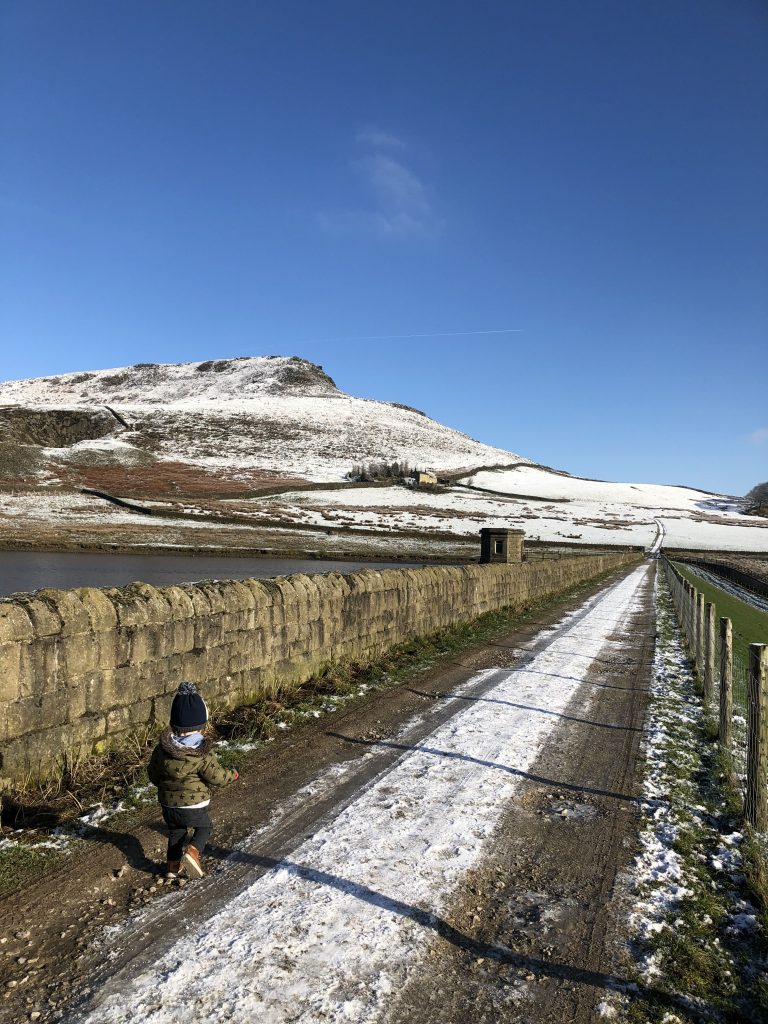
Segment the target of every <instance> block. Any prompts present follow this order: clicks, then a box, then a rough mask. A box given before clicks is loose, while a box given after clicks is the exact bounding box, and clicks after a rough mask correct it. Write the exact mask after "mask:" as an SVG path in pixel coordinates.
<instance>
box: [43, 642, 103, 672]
mask: <svg viewBox="0 0 768 1024" xmlns="http://www.w3.org/2000/svg"><path fill="white" fill-rule="evenodd" d="M35 646H36V647H38V648H39V646H40V642H39V641H38V643H37V644H36V645H35ZM52 656H53V657H55V658H56V661H57V662H58V659H59V658H60V659H61V661H62V674H63V675H64V677H65V678H69V679H72V678H74V677H75V676H82V675H84V674H85V673H86V672H93V671H94V669H96V668H98V664H99V651H98V646H97V644H95V643H94V641H93V637H88V638H87V639H86V638H83V637H79V636H65V637H63V638H62V640H61V645H60V647H59V648H58V649H54V651H53V652H52Z"/></svg>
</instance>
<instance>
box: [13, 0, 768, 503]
mask: <svg viewBox="0 0 768 1024" xmlns="http://www.w3.org/2000/svg"><path fill="white" fill-rule="evenodd" d="M0 40H1V41H0V151H2V157H0V160H1V161H2V163H1V166H0V213H1V214H2V220H3V241H2V251H1V253H0V264H1V266H0V274H1V283H0V303H1V305H2V309H1V312H0V318H1V319H0V332H1V338H2V341H1V344H2V359H1V360H0V378H1V379H14V378H20V377H28V376H40V375H43V374H48V373H57V372H64V371H71V370H81V369H93V368H100V367H108V366H120V365H125V364H127V363H133V362H140V361H144V362H176V361H183V360H195V359H207V358H211V357H223V356H236V355H260V354H280V353H282V354H291V355H292V354H296V355H301V356H304V357H306V358H308V359H312V360H314V361H316V362H320V363H322V364H323V366H324V367H325V369H326V370H327V371H328V372H329V373H330V374H331V376H333V377H334V378H335V379H336V382H337V383H338V385H339V386H340V387H342V388H344V389H345V390H348V391H351V392H353V393H355V394H358V395H365V396H372V397H377V398H384V399H390V400H397V401H401V402H406V403H408V404H412V405H416V406H418V407H420V408H423V409H424V410H425V411H427V412H428V413H429V414H430V415H432V416H435V417H436V418H437V419H439V420H442V421H443V422H445V423H448V424H450V425H451V426H454V427H457V428H459V429H461V430H464V431H466V432H468V433H470V434H472V435H474V436H475V437H478V438H480V439H481V440H483V441H486V442H489V443H492V444H495V445H500V446H502V447H506V448H509V449H511V450H512V451H516V452H519V453H520V454H523V455H526V456H528V457H530V458H534V459H536V460H539V461H541V462H544V463H546V464H549V465H554V466H557V467H560V468H563V469H567V470H569V471H570V472H573V473H579V474H583V475H590V476H597V477H603V478H610V479H630V480H649V481H658V482H670V483H690V484H696V485H699V486H703V487H707V488H710V489H713V490H725V491H729V492H732V493H743V492H744V491H745V490H747V489H749V487H751V486H752V485H753V484H754V483H756V482H757V481H758V480H764V479H766V478H768V386H767V385H768V337H767V334H768V332H767V330H766V328H767V326H768V297H767V296H768V292H767V290H766V283H767V282H768V241H767V240H768V203H767V201H766V188H767V186H766V182H767V181H768V175H766V168H768V131H767V130H766V129H767V127H768V124H767V118H766V114H767V113H768V6H767V5H766V4H765V3H764V2H763V0H720V2H716V0H642V2H640V0H622V2H616V0H581V2H574V0H526V2H519V0H503V2H501V0H500V2H495V0H485V2H481V3H476V2H470V0H464V2H459V3H457V2H451V0H414V2H407V3H406V2H404V0H395V2H391V3H375V4H374V3H361V2H359V0H354V2H352V0H322V2H317V0H312V2H292V0H280V2H270V3H259V2H255V0H254V2H250V3H245V2H238V0H228V2H227V3H223V4H222V3H216V2H214V0H210V2H199V0H173V2H163V0H152V2H141V0H132V2H130V3H129V2H104V0H94V2H83V0H68V2H67V3H55V2H53V0H47V2H44V3H41V2H39V0H5V3H4V4H3V5H2V8H0ZM502 328H517V329H519V330H520V331H521V333H518V334H506V335H503V334H484V335H475V336H465V337H435V338H421V339H419V338H413V339H398V340H396V339H392V340H388V341H359V340H355V339H358V338H360V337H368V336H371V335H390V334H433V333H438V332H460V331H490V330H498V329H502Z"/></svg>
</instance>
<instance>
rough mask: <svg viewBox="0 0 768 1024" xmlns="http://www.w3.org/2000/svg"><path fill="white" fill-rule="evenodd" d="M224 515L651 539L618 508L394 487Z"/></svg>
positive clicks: (311, 495)
mask: <svg viewBox="0 0 768 1024" xmlns="http://www.w3.org/2000/svg"><path fill="white" fill-rule="evenodd" d="M222 505H223V506H224V507H226V505H225V503H222ZM232 508H233V510H234V509H236V510H237V511H238V512H239V513H240V514H242V513H246V514H248V515H252V516H254V517H255V518H256V519H258V518H264V519H274V518H284V519H286V520H289V521H292V522H295V523H302V524H305V525H312V526H318V527H328V526H331V527H333V526H337V527H338V526H348V527H351V528H358V529H366V530H378V531H381V532H388V531H398V530H422V531H425V532H438V531H439V532H449V533H454V534H456V535H457V536H465V537H473V538H474V537H477V535H478V531H479V530H480V529H481V527H484V526H490V527H506V528H515V529H522V530H524V531H525V534H526V536H527V537H528V538H529V539H530V540H545V541H551V542H555V543H556V542H558V541H560V542H562V541H574V540H575V541H579V542H581V543H585V544H595V543H596V544H606V543H609V544H627V545H642V546H650V545H651V544H652V543H653V541H654V539H655V537H656V535H657V527H656V524H655V523H654V521H653V519H652V518H650V517H649V516H647V515H644V518H642V517H638V516H637V515H636V514H635V513H633V511H632V510H629V509H627V508H625V507H617V508H616V509H615V510H614V509H611V510H606V509H604V508H603V507H602V506H600V505H599V504H597V503H592V504H590V505H586V504H581V505H579V506H578V507H576V508H571V507H569V506H564V505H559V504H555V503H548V502H535V501H527V500H525V499H519V500H509V499H504V498H503V497H499V498H495V497H493V496H491V495H484V494H481V493H478V492H472V491H468V490H466V489H459V488H451V489H450V490H446V491H439V492H434V493H433V492H429V491H420V490H419V491H417V490H413V489H411V488H408V487H402V486H391V487H360V488H347V489H345V490H343V491H337V490H336V491H330V490H328V491H324V490H316V491H292V492H287V493H284V494H281V495H279V496H277V497H276V496H270V497H264V498H253V499H246V500H239V501H236V502H233V503H232Z"/></svg>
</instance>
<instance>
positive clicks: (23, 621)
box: [0, 601, 35, 644]
mask: <svg viewBox="0 0 768 1024" xmlns="http://www.w3.org/2000/svg"><path fill="white" fill-rule="evenodd" d="M34 635H35V630H34V626H33V625H32V622H31V620H30V618H29V615H28V614H27V612H26V610H25V609H24V608H22V607H21V606H20V605H17V604H14V603H13V601H0V644H10V643H15V642H17V641H19V640H32V639H33V637H34Z"/></svg>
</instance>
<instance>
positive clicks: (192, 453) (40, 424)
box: [0, 356, 768, 552]
mask: <svg viewBox="0 0 768 1024" xmlns="http://www.w3.org/2000/svg"><path fill="white" fill-rule="evenodd" d="M376 462H405V463H407V464H409V465H411V466H414V467H417V468H420V469H433V470H435V471H437V472H438V473H443V474H446V475H449V477H450V478H451V479H453V480H454V481H456V483H455V484H454V485H453V486H451V487H450V488H446V489H442V490H439V491H437V492H429V491H416V490H409V489H408V488H405V487H402V486H388V487H368V488H365V487H345V488H344V489H343V490H339V489H335V488H332V487H328V488H326V487H325V486H324V487H323V488H322V489H313V490H306V489H301V488H298V487H297V486H296V485H297V484H303V483H306V482H312V483H315V484H318V483H319V484H326V483H327V484H334V485H336V488H338V486H339V485H340V483H341V481H343V480H344V479H345V477H346V475H347V474H348V473H349V471H350V470H351V469H352V467H353V466H354V465H359V464H361V463H376ZM487 467H497V468H487ZM0 483H2V484H4V487H5V491H6V494H8V491H9V490H10V489H13V490H16V489H23V490H26V491H32V492H34V493H32V494H28V495H27V496H26V497H25V498H20V497H18V496H10V495H8V497H7V498H6V499H5V500H4V501H2V502H0V526H2V524H3V523H5V524H11V523H13V525H14V527H15V528H16V529H17V530H18V529H20V525H19V524H20V523H24V522H29V523H31V522H32V521H33V520H36V518H37V519H39V518H40V517H42V519H43V520H44V521H45V522H46V523H48V524H55V525H56V526H61V527H62V528H63V529H66V530H78V529H95V527H94V523H95V524H96V526H97V527H98V530H99V531H101V533H102V535H108V534H109V531H110V529H112V528H114V529H115V530H116V531H119V530H120V529H122V528H123V526H125V528H126V529H129V528H130V529H133V528H134V527H135V529H136V530H137V531H138V532H140V533H141V532H143V531H146V529H147V527H146V523H147V519H146V517H142V515H141V514H137V513H132V512H130V511H128V510H126V509H116V508H115V507H114V506H108V505H106V504H105V503H104V502H101V501H99V500H98V499H92V501H91V505H89V504H88V503H87V501H85V500H84V498H83V496H82V495H81V494H79V493H78V492H79V491H80V489H81V488H83V487H88V488H93V489H96V490H104V491H108V492H110V493H111V494H115V495H119V496H122V497H131V498H136V499H140V500H141V501H142V502H143V503H144V504H145V505H149V506H151V507H152V508H153V510H154V511H155V512H156V513H157V512H162V513H163V514H164V515H166V516H174V517H175V516H176V515H177V514H180V515H181V516H182V519H180V520H178V521H177V520H176V519H171V518H166V519H155V520H154V521H152V524H153V528H154V531H155V534H157V532H158V530H160V531H162V526H161V525H159V524H163V523H165V524H167V533H168V536H169V539H173V538H174V537H175V534H174V533H173V531H174V530H176V531H178V530H180V529H181V527H180V525H179V524H180V523H181V522H182V521H183V522H185V523H186V524H187V526H188V528H189V531H192V532H194V530H195V529H201V528H203V527H206V526H207V527H208V528H215V525H216V524H217V523H218V524H220V526H221V527H224V526H227V528H228V529H229V528H230V526H231V524H232V523H233V522H236V523H237V524H238V527H237V529H238V530H239V531H241V532H242V531H243V530H245V531H246V532H247V531H248V530H249V529H250V528H254V529H255V530H257V531H258V530H261V531H264V530H266V529H268V528H270V529H271V528H274V527H275V526H277V527H278V528H287V529H289V530H294V531H296V530H297V529H298V530H304V531H312V530H319V531H321V532H320V534H319V536H323V537H329V536H331V535H334V534H341V533H344V535H345V536H347V537H353V536H355V537H357V536H359V543H360V544H361V545H364V544H365V543H366V540H365V536H368V537H370V536H374V535H376V536H379V537H382V536H385V535H386V536H389V537H392V538H395V537H397V536H406V535H411V536H418V535H419V534H422V535H423V536H424V537H425V538H429V537H430V535H433V536H445V535H446V534H451V535H453V536H454V537H463V538H465V540H466V541H468V540H469V539H470V538H475V537H477V531H478V529H479V528H480V527H481V526H511V527H517V528H522V529H524V530H525V531H526V534H527V536H528V537H530V538H531V539H537V540H544V541H549V542H555V543H563V542H568V543H581V544H594V543H598V544H606V543H611V544H628V545H644V546H646V547H650V546H651V545H652V544H653V543H654V540H655V538H657V536H659V535H660V533H661V532H663V534H664V540H665V544H666V545H668V546H670V547H685V548H709V549H722V550H727V549H731V550H742V551H766V552H768V520H766V519H764V518H762V519H761V518H758V517H752V516H746V515H744V513H743V510H742V504H741V503H740V502H739V501H738V500H737V499H734V498H731V497H728V496H727V495H714V494H708V493H706V492H704V491H699V490H696V489H693V488H690V487H671V486H666V485H656V484H634V483H610V482H603V481H598V480H585V479H581V478H579V477H572V476H569V475H568V474H567V473H563V472H558V471H554V470H550V469H546V468H544V467H542V466H536V465H533V464H531V463H530V461H529V460H527V459H524V458H523V457H521V456H520V455H516V454H514V453H512V452H508V451H504V450H503V449H500V448H493V447H491V446H489V445H485V444H481V443H480V442H478V441H475V440H473V439H472V438H470V437H468V436H467V435H466V434H462V433H460V432H458V431H456V430H452V429H451V428H450V427H446V426H443V425H442V424H441V423H438V422H436V421H435V420H433V419H430V418H429V417H428V416H425V415H424V414H423V413H421V412H419V411H418V410H415V409H410V408H408V407H406V406H402V405H398V404H397V403H389V402H381V401H372V400H368V399H361V398H355V397H353V396H351V395H348V394H345V393H344V392H342V391H340V390H339V389H338V388H337V387H336V385H335V384H334V382H333V380H332V379H331V378H330V377H329V376H328V374H327V373H325V371H324V370H323V369H322V367H319V366H316V365H314V364H313V363H310V362H307V361H306V360H303V359H298V358H296V357H291V358H287V357H283V356H263V357H254V358H250V357H249V358H243V359H219V360H209V361H207V362H203V363H181V364H170V365H155V364H139V365H137V366H129V367H123V368H120V369H114V370H102V371H97V372H89V373H71V374H65V375H63V376H59V377H42V378H39V379H37V380H27V381H13V382H8V383H5V384H0ZM277 490H279V491H280V493H274V492H275V491H277ZM41 491H44V492H46V496H45V497H43V495H42V494H41ZM92 506H93V507H92ZM185 516H186V517H187V518H186V519H184V518H183V517H185ZM233 517H234V518H233ZM134 520H135V522H134ZM173 523H175V525H172V524H173ZM121 524H122V525H121ZM228 524H229V526H228ZM250 524H252V527H251V525H250ZM232 529H234V527H232ZM230 532H231V529H230ZM34 533H35V531H34V530H33V529H32V527H30V535H31V536H32V535H34ZM225 533H226V530H224V531H223V534H225ZM238 536H239V534H238ZM301 536H302V537H303V538H307V537H308V535H307V534H306V533H304V534H301ZM154 543H155V544H157V543H158V539H157V536H155V541H154ZM301 543H302V544H306V545H308V546H312V545H314V546H316V544H317V542H316V539H315V540H313V541H312V543H311V544H310V543H309V541H308V540H307V539H305V540H303V541H302V542H301ZM425 543H426V541H425ZM251 544H256V545H257V546H259V545H258V542H257V541H251Z"/></svg>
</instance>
